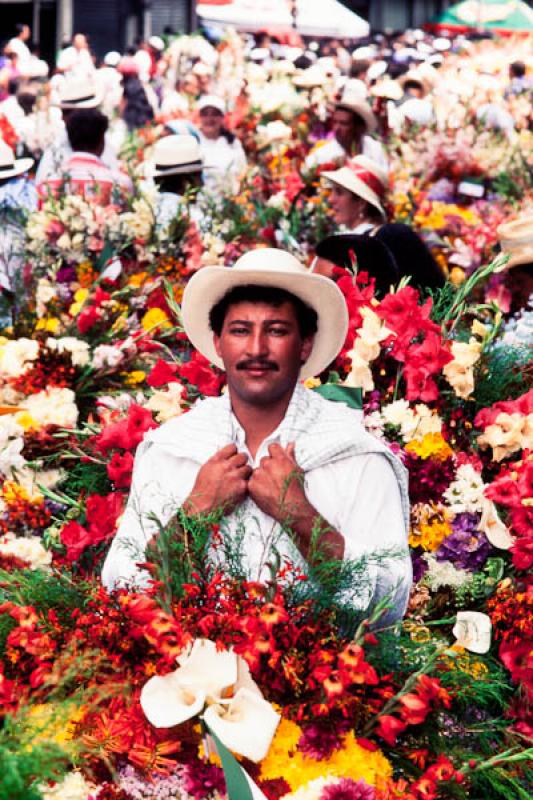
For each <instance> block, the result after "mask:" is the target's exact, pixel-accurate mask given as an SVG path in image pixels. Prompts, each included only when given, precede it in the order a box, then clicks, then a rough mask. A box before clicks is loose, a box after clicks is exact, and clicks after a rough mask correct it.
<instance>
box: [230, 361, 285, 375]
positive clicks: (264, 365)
mask: <svg viewBox="0 0 533 800" xmlns="http://www.w3.org/2000/svg"><path fill="white" fill-rule="evenodd" d="M237 369H238V370H239V369H241V370H242V369H270V370H272V371H273V372H278V371H279V367H278V365H277V364H276V362H275V361H266V360H265V359H252V358H249V359H248V360H247V361H240V362H239V363H238V364H237Z"/></svg>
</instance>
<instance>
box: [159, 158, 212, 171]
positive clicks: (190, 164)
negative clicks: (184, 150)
mask: <svg viewBox="0 0 533 800" xmlns="http://www.w3.org/2000/svg"><path fill="white" fill-rule="evenodd" d="M203 165H204V164H203V161H202V160H201V159H200V158H198V159H197V160H196V161H186V162H185V163H184V164H179V163H178V164H157V163H156V165H155V168H156V169H157V170H159V171H160V172H168V171H169V170H171V169H176V167H203Z"/></svg>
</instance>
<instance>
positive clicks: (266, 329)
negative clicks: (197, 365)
mask: <svg viewBox="0 0 533 800" xmlns="http://www.w3.org/2000/svg"><path fill="white" fill-rule="evenodd" d="M214 343H215V349H216V351H217V354H218V355H219V356H220V358H221V359H222V361H223V362H224V366H225V368H226V374H227V379H228V387H229V390H230V393H231V394H232V395H235V396H236V397H238V398H239V400H241V401H242V402H244V403H247V404H249V405H253V406H257V407H258V408H265V407H268V406H270V405H273V404H275V403H276V402H277V401H278V400H282V399H284V398H289V397H290V395H291V394H292V392H293V390H294V386H295V385H296V382H297V381H298V377H299V373H300V367H301V365H302V363H304V362H305V361H306V360H307V358H308V357H309V354H310V353H311V350H312V347H313V337H309V338H307V339H302V337H301V335H300V331H299V328H298V320H297V318H296V314H295V311H294V308H293V305H292V303H290V302H286V303H282V305H280V306H279V307H277V308H276V307H274V306H271V305H267V304H263V303H249V302H241V303H236V304H235V305H232V306H230V307H229V309H228V311H227V313H226V318H225V320H224V325H223V327H222V331H221V333H220V336H216V334H215V335H214Z"/></svg>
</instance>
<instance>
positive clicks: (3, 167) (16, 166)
mask: <svg viewBox="0 0 533 800" xmlns="http://www.w3.org/2000/svg"><path fill="white" fill-rule="evenodd" d="M33 164H34V160H33V158H15V154H14V153H13V150H12V149H11V148H10V147H9V146H8V145H7V144H6V143H5V142H4V141H2V139H0V180H4V179H5V178H14V177H15V176H16V175H22V173H23V172H27V171H28V170H29V169H30V168H31V167H32V166H33Z"/></svg>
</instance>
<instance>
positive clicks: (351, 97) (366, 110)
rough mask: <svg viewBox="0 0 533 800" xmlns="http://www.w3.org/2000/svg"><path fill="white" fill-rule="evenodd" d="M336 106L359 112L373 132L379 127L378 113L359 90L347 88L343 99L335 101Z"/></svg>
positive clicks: (369, 130)
mask: <svg viewBox="0 0 533 800" xmlns="http://www.w3.org/2000/svg"><path fill="white" fill-rule="evenodd" d="M335 108H339V109H342V110H345V111H352V112H353V113H354V114H357V115H358V116H359V117H361V119H362V120H363V122H364V123H365V127H366V129H367V131H368V132H369V133H373V132H374V131H375V130H376V128H377V127H378V121H377V118H376V115H375V114H374V112H373V111H372V109H371V108H370V106H369V105H368V103H367V102H366V100H365V98H364V97H362V96H361V94H360V93H359V92H352V91H347V90H346V88H345V90H344V93H343V95H342V97H341V99H340V100H339V101H338V102H337V103H335Z"/></svg>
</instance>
